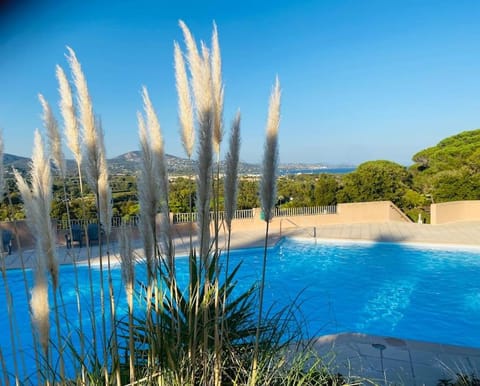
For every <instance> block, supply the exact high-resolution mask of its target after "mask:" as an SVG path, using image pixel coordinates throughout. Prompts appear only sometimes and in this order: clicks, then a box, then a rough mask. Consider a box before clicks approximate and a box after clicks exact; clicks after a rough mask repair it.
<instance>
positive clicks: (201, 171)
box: [196, 110, 213, 259]
mask: <svg viewBox="0 0 480 386" xmlns="http://www.w3.org/2000/svg"><path fill="white" fill-rule="evenodd" d="M212 123H213V112H212V110H207V111H204V112H203V113H202V119H201V120H200V121H199V148H198V173H197V200H196V206H197V212H198V224H199V232H200V257H201V258H202V259H206V258H207V256H208V250H209V244H210V198H211V195H212V165H213V146H212Z"/></svg>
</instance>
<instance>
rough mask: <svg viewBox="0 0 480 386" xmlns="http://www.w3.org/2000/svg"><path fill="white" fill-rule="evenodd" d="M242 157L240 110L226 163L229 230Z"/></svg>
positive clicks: (226, 217)
mask: <svg viewBox="0 0 480 386" xmlns="http://www.w3.org/2000/svg"><path fill="white" fill-rule="evenodd" d="M239 157H240V111H238V112H237V114H236V115H235V119H234V120H233V122H232V131H231V134H230V149H229V151H228V153H227V156H226V160H225V164H226V171H225V186H224V189H225V194H224V197H225V221H226V223H227V227H228V230H229V231H230V230H231V227H232V219H233V215H234V214H235V210H236V206H237V192H238V189H237V188H238V161H239Z"/></svg>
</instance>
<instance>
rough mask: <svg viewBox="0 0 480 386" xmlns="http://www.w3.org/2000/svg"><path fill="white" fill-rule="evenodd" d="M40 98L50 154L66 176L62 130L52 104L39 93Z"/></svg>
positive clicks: (61, 173) (59, 169)
mask: <svg viewBox="0 0 480 386" xmlns="http://www.w3.org/2000/svg"><path fill="white" fill-rule="evenodd" d="M38 99H39V100H40V104H41V105H42V109H43V116H42V119H43V124H44V126H45V129H46V130H47V139H48V144H49V147H50V154H51V157H52V160H53V163H54V164H55V166H56V168H57V169H58V171H59V172H60V176H61V177H62V178H65V176H66V168H67V167H66V163H65V157H64V156H63V151H62V139H61V137H60V131H59V130H58V123H57V120H56V119H55V117H54V115H53V112H52V109H51V107H50V104H49V103H48V102H47V101H46V100H45V98H44V96H43V95H42V94H38Z"/></svg>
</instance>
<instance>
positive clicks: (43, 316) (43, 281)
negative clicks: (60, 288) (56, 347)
mask: <svg viewBox="0 0 480 386" xmlns="http://www.w3.org/2000/svg"><path fill="white" fill-rule="evenodd" d="M30 306H31V308H32V319H33V322H34V325H35V327H36V328H37V331H38V335H39V341H40V345H41V346H42V349H43V352H44V354H45V355H47V352H48V342H49V340H50V318H49V314H50V308H49V305H48V281H47V278H46V275H45V269H44V267H43V266H37V267H36V269H35V285H34V287H33V288H32V292H31V298H30Z"/></svg>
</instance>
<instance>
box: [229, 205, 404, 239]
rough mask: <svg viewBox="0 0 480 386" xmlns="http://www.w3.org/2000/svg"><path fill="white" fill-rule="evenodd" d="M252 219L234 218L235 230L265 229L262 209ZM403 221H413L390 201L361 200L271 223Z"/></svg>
mask: <svg viewBox="0 0 480 386" xmlns="http://www.w3.org/2000/svg"><path fill="white" fill-rule="evenodd" d="M254 213H255V215H254V217H253V218H251V219H242V220H233V222H232V229H233V230H247V229H264V228H265V221H263V220H262V219H261V218H260V214H261V209H259V208H256V209H255V210H254ZM388 221H401V222H411V220H410V219H409V218H408V217H407V216H405V214H403V212H402V211H400V209H398V208H397V207H396V206H395V205H394V204H393V203H392V202H390V201H375V202H361V203H350V204H338V205H337V213H336V214H318V215H311V216H304V215H300V216H289V217H274V218H273V220H272V221H271V223H270V228H271V229H272V230H277V231H280V233H281V231H282V230H285V229H289V228H302V227H314V226H318V225H328V224H346V223H349V224H351V223H372V222H388Z"/></svg>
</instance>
